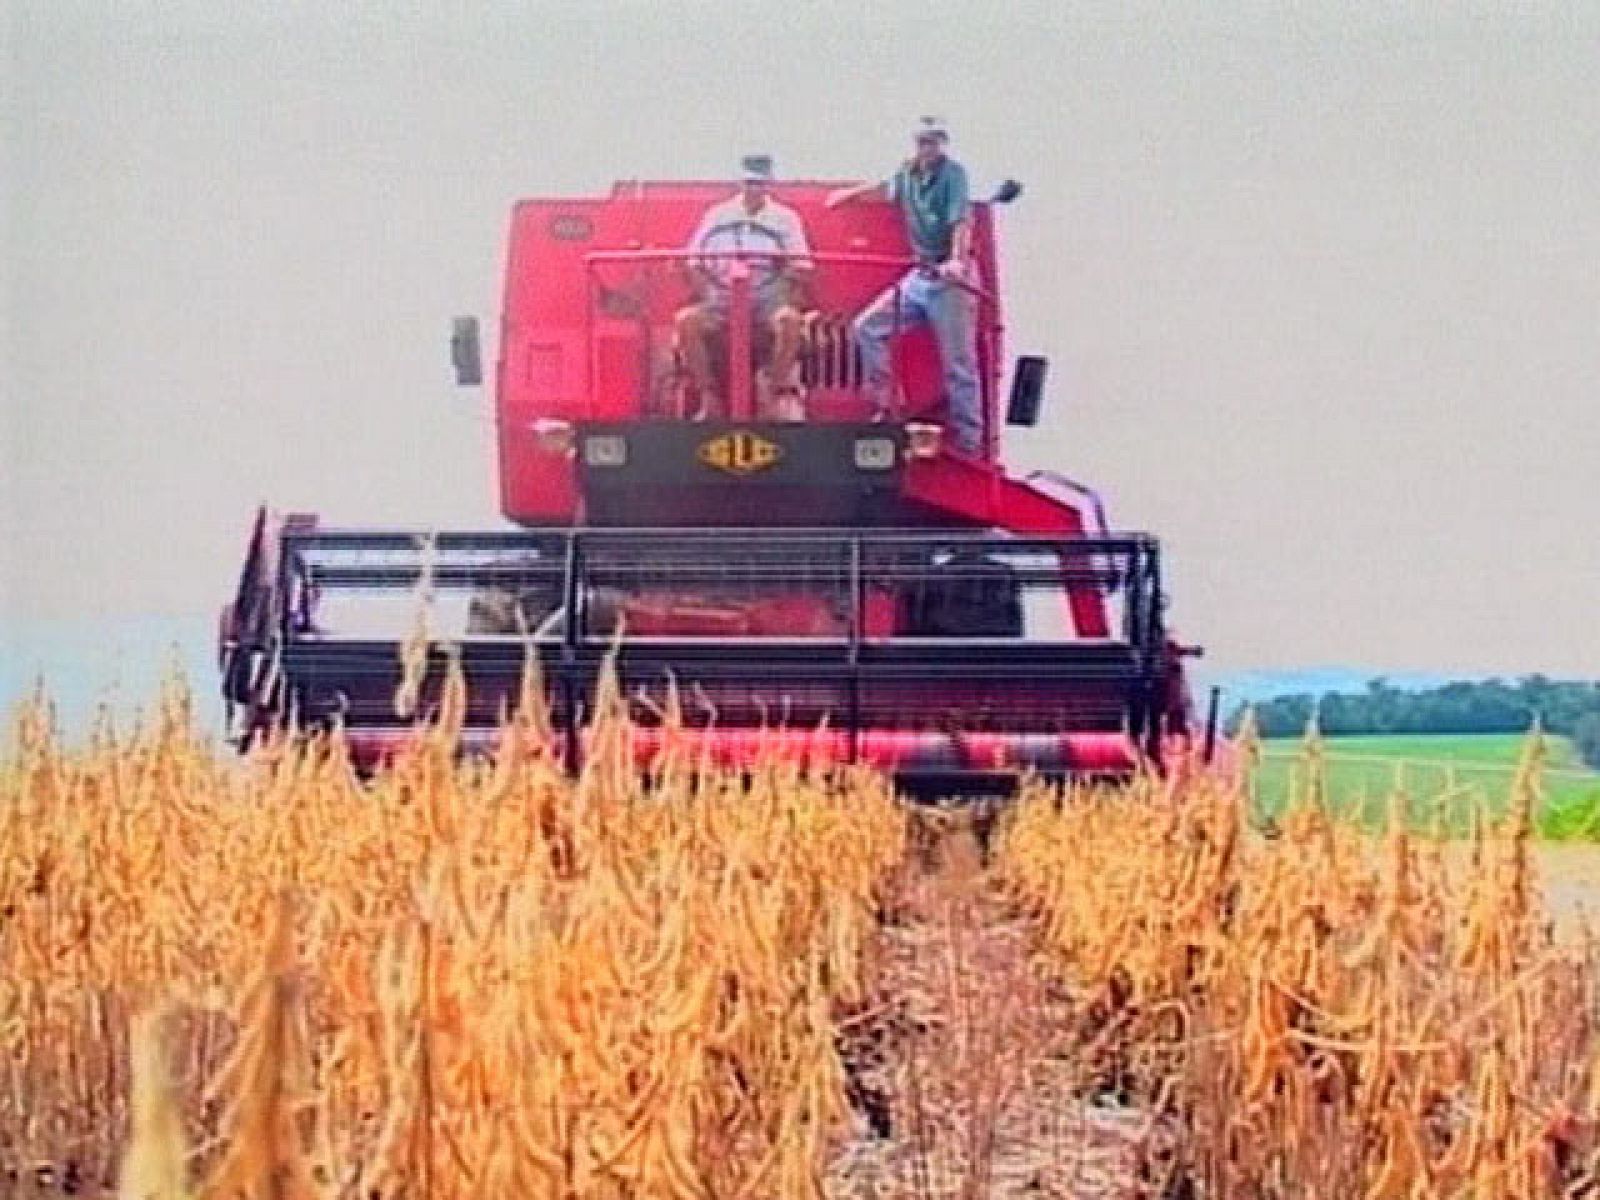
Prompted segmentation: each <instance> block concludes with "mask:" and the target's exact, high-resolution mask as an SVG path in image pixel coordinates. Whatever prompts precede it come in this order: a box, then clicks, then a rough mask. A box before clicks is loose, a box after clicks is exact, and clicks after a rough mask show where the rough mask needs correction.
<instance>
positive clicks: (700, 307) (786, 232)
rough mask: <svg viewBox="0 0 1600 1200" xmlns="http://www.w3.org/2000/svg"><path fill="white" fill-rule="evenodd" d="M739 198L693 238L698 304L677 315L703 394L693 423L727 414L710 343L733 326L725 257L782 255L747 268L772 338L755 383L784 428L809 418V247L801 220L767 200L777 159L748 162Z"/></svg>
mask: <svg viewBox="0 0 1600 1200" xmlns="http://www.w3.org/2000/svg"><path fill="white" fill-rule="evenodd" d="M743 165H744V174H743V182H742V184H741V186H740V189H739V192H738V194H737V195H734V196H731V197H729V198H728V199H727V200H724V201H722V202H721V203H720V204H717V205H714V206H713V207H712V208H710V209H709V210H707V212H706V214H705V216H703V217H702V218H701V219H700V225H699V227H698V228H697V229H696V230H695V231H694V235H693V236H692V237H691V238H690V239H689V249H690V251H691V252H692V253H693V254H694V255H697V256H704V257H695V258H691V259H690V260H689V266H690V271H691V272H692V274H693V276H694V280H695V284H696V287H697V289H698V291H699V295H700V299H699V300H698V301H697V302H696V303H694V304H690V305H687V306H685V307H684V308H682V309H680V310H679V311H678V314H677V319H676V326H677V335H678V348H679V352H680V353H681V354H682V356H683V362H684V367H685V369H686V370H687V371H688V373H689V378H690V380H691V381H692V382H693V384H694V386H695V390H696V392H697V393H698V394H699V407H698V409H697V411H696V412H695V413H694V414H693V417H694V419H696V420H704V419H705V418H707V417H712V416H720V415H725V414H724V410H723V403H722V398H723V391H722V389H721V387H720V386H719V384H718V382H717V377H716V370H715V367H714V361H715V356H714V353H713V346H712V343H713V340H714V339H716V338H717V337H718V336H720V335H724V334H725V333H726V331H727V327H728V296H729V287H728V276H729V272H730V271H731V270H732V269H733V268H734V265H735V261H734V260H732V259H728V258H720V257H715V256H718V255H725V254H737V253H752V254H759V255H766V254H778V255H783V256H784V257H783V258H782V259H781V260H775V259H770V258H752V259H749V260H745V262H744V263H743V265H744V266H745V267H746V268H747V269H748V270H749V271H750V273H751V284H752V287H751V295H752V297H753V299H754V303H755V314H754V315H755V326H756V329H757V331H758V332H757V336H758V337H760V336H762V335H763V334H764V335H766V336H768V337H770V339H771V344H770V350H769V352H768V354H767V356H766V357H767V366H766V369H765V371H764V372H763V373H762V374H761V375H760V376H759V377H758V382H759V383H762V384H764V385H765V386H764V387H763V388H762V391H763V393H764V394H765V396H766V398H767V402H766V404H765V405H764V407H765V409H766V415H768V416H770V417H771V418H772V419H774V420H779V421H800V420H803V419H804V418H805V412H804V405H803V403H802V398H801V389H800V382H799V361H800V343H801V337H802V334H803V328H802V327H803V318H802V316H801V313H800V308H799V303H800V302H801V301H802V300H803V298H804V291H805V275H806V273H807V272H809V271H810V269H811V266H812V263H811V259H810V257H809V256H810V253H811V248H810V245H809V244H808V243H807V241H806V231H805V226H804V224H803V223H802V222H801V220H800V214H799V213H797V212H795V210H794V209H792V208H789V207H788V206H787V205H784V204H780V203H778V202H777V201H776V200H774V199H773V198H772V197H771V195H770V194H769V189H770V187H771V184H772V160H771V159H770V158H768V157H766V156H764V155H751V156H749V157H747V158H746V159H745V160H744V164H743Z"/></svg>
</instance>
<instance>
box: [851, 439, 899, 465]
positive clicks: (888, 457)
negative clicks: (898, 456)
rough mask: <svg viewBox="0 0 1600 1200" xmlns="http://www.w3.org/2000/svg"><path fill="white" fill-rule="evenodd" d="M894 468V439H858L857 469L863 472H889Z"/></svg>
mask: <svg viewBox="0 0 1600 1200" xmlns="http://www.w3.org/2000/svg"><path fill="white" fill-rule="evenodd" d="M893 466H894V439H893V438H886V437H864V438H857V439H856V467H857V468H858V469H859V470H862V471H887V470H890V469H891V468H893Z"/></svg>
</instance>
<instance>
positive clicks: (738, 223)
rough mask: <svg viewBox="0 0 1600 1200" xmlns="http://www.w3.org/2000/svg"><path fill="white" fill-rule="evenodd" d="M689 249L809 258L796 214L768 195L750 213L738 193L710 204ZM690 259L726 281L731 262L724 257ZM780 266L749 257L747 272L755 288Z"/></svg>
mask: <svg viewBox="0 0 1600 1200" xmlns="http://www.w3.org/2000/svg"><path fill="white" fill-rule="evenodd" d="M689 249H690V250H691V251H693V252H694V253H696V254H733V253H737V252H739V251H749V252H752V253H762V254H784V255H788V256H790V257H791V258H793V259H795V260H796V261H798V262H800V263H803V264H806V265H809V264H810V261H811V260H810V255H811V246H810V245H809V243H807V241H806V230H805V226H804V225H803V224H802V223H801V221H800V214H799V213H797V212H795V210H794V209H792V208H790V207H789V206H788V205H785V204H779V203H778V202H777V201H776V200H774V199H772V197H770V196H768V197H767V199H766V201H765V202H764V203H763V204H762V205H761V207H760V208H758V209H757V210H756V211H755V212H753V213H752V212H750V211H749V210H748V209H746V208H745V206H744V197H743V196H742V195H735V196H731V197H729V198H728V199H727V200H724V201H722V202H721V203H720V204H714V205H712V206H711V207H710V208H708V209H707V210H706V214H705V216H703V217H701V218H700V224H699V226H698V227H697V228H696V229H695V231H694V236H693V237H691V238H690V239H689ZM691 261H692V262H693V263H694V265H695V266H697V267H700V268H701V269H702V270H704V271H706V272H707V273H709V274H710V275H711V276H712V278H714V279H716V280H718V281H719V282H721V283H723V284H726V282H727V276H728V270H729V268H730V267H731V266H732V265H733V264H732V261H731V260H729V259H725V258H724V259H700V258H696V259H693V260H691ZM782 265H783V264H781V263H778V262H773V261H771V260H751V262H750V264H749V266H750V272H751V275H752V278H753V282H754V283H755V285H756V287H758V288H762V287H765V286H767V285H768V284H770V283H771V282H772V279H773V277H774V276H775V275H776V274H777V273H778V271H779V270H781V269H782Z"/></svg>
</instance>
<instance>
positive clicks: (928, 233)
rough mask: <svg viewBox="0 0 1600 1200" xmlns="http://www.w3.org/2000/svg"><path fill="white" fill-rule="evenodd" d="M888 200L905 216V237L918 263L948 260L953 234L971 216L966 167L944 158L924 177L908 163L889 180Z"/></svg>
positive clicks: (913, 165)
mask: <svg viewBox="0 0 1600 1200" xmlns="http://www.w3.org/2000/svg"><path fill="white" fill-rule="evenodd" d="M889 199H890V201H891V202H892V203H894V204H897V205H899V206H900V210H901V212H903V213H904V214H905V218H906V233H907V235H908V236H909V237H910V238H911V248H912V250H913V251H914V252H915V254H916V256H917V257H918V258H919V259H921V260H922V261H923V262H929V263H942V262H943V261H944V260H945V259H947V258H949V257H950V242H951V237H952V232H953V230H954V229H955V227H956V224H957V223H958V222H960V221H962V220H964V219H966V218H967V217H968V216H970V215H971V213H972V201H971V198H970V196H969V194H968V191H967V171H966V168H965V167H963V166H962V165H961V164H960V163H958V162H956V161H955V160H954V159H952V158H943V159H940V160H939V165H938V166H936V167H935V168H934V169H933V170H932V171H930V172H928V173H927V174H925V175H924V174H921V173H919V172H918V171H917V169H916V164H915V163H907V164H906V165H905V166H903V167H901V168H900V169H899V170H898V171H896V172H895V173H894V175H893V176H892V177H891V178H890V180H889Z"/></svg>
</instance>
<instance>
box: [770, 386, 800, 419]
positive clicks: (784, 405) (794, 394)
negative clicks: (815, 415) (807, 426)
mask: <svg viewBox="0 0 1600 1200" xmlns="http://www.w3.org/2000/svg"><path fill="white" fill-rule="evenodd" d="M772 419H773V420H774V421H782V422H785V423H786V424H790V425H796V424H799V423H800V422H802V421H804V420H805V419H806V405H805V399H804V397H803V395H802V393H801V391H800V389H799V388H797V387H795V386H793V385H790V386H788V387H781V388H779V389H778V390H777V392H776V393H775V394H774V396H773V398H772Z"/></svg>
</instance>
